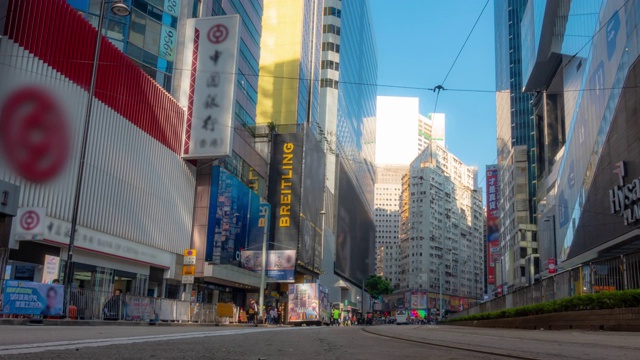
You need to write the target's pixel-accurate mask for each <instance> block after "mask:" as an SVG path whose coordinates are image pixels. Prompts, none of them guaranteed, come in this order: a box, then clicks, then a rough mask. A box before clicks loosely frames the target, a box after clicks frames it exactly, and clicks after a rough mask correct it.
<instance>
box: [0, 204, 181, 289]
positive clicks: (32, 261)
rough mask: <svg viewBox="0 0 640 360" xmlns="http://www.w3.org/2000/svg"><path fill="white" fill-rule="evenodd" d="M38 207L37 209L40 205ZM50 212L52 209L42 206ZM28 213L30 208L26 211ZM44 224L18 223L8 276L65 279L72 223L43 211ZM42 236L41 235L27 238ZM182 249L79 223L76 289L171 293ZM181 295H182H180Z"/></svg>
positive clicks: (74, 274)
mask: <svg viewBox="0 0 640 360" xmlns="http://www.w3.org/2000/svg"><path fill="white" fill-rule="evenodd" d="M34 211H35V210H34ZM41 211H42V213H46V210H45V209H43V210H41ZM23 213H24V211H23ZM40 221H42V222H44V226H42V227H36V228H34V229H31V230H29V231H30V232H29V231H25V229H23V228H22V226H23V225H22V224H20V223H19V222H18V224H17V225H16V226H15V227H14V229H13V236H12V239H14V241H13V242H12V243H11V247H12V249H11V251H10V253H9V259H8V262H7V266H6V268H5V279H11V280H23V281H34V282H39V283H54V282H56V281H59V282H61V283H64V282H65V281H64V269H65V267H66V259H67V247H68V242H69V239H68V237H67V236H66V235H67V234H68V233H69V229H70V224H68V223H67V222H65V221H61V220H58V219H54V218H50V217H46V216H42V219H40ZM25 237H27V238H33V239H38V240H35V241H29V240H21V239H23V238H25ZM179 256H181V255H177V254H173V253H170V252H167V251H163V250H160V249H156V248H153V247H150V246H146V245H142V244H138V243H135V242H133V241H130V240H126V239H122V238H119V237H115V236H112V235H109V234H105V233H101V232H98V231H95V230H91V229H87V228H84V227H78V231H77V234H76V243H75V251H74V263H73V279H72V283H71V286H72V289H73V290H74V291H83V292H91V293H94V294H100V295H99V296H100V297H104V298H107V297H109V296H110V295H111V294H113V293H114V292H115V291H116V290H120V292H121V293H122V294H126V295H133V296H151V297H168V296H167V295H169V290H168V289H169V288H170V286H169V284H170V283H171V281H170V278H172V277H174V274H175V268H176V262H177V260H178V259H177V257H179ZM176 298H177V296H176Z"/></svg>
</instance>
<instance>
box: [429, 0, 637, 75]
mask: <svg viewBox="0 0 640 360" xmlns="http://www.w3.org/2000/svg"><path fill="white" fill-rule="evenodd" d="M627 1H628V0H627ZM487 5H489V0H487V1H486V2H485V3H484V6H483V7H482V10H480V14H478V17H477V18H476V22H475V23H473V26H472V27H471V30H470V31H469V34H468V35H467V38H466V39H465V40H464V43H462V47H461V48H460V51H458V55H456V58H455V59H453V63H452V64H451V67H449V71H447V75H445V77H444V80H442V82H441V83H440V86H444V83H445V82H447V79H448V78H449V75H450V74H451V71H452V70H453V67H454V66H456V63H457V62H458V58H460V55H461V54H462V51H463V50H464V48H465V46H467V42H469V38H471V35H472V34H473V31H474V30H475V29H476V26H477V25H478V22H480V18H481V17H482V14H484V11H485V10H486V9H487Z"/></svg>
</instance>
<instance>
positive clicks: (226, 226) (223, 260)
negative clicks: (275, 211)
mask: <svg viewBox="0 0 640 360" xmlns="http://www.w3.org/2000/svg"><path fill="white" fill-rule="evenodd" d="M270 213H271V207H270V205H269V204H268V203H266V202H265V201H264V200H262V199H260V197H259V196H258V195H257V194H256V193H254V192H253V191H251V190H250V189H249V187H248V186H246V185H245V184H243V183H242V182H241V181H240V180H239V179H238V178H236V177H235V176H233V175H231V174H230V173H229V172H227V171H226V170H224V169H222V168H221V167H219V166H214V167H213V168H212V171H211V193H210V199H209V219H208V226H207V244H206V251H205V260H206V261H209V262H212V263H214V264H234V265H238V266H239V265H240V253H241V251H242V250H243V249H247V248H257V247H259V246H261V244H262V240H263V236H264V231H265V229H264V226H268V224H269V216H270ZM261 225H263V226H261ZM267 231H268V229H267Z"/></svg>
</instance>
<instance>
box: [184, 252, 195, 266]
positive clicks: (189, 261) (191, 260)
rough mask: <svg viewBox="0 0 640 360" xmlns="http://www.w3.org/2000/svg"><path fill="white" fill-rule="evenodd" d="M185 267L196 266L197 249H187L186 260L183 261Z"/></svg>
mask: <svg viewBox="0 0 640 360" xmlns="http://www.w3.org/2000/svg"><path fill="white" fill-rule="evenodd" d="M182 263H183V264H184V265H195V264H196V250H195V249H186V250H185V251H184V260H183V261H182Z"/></svg>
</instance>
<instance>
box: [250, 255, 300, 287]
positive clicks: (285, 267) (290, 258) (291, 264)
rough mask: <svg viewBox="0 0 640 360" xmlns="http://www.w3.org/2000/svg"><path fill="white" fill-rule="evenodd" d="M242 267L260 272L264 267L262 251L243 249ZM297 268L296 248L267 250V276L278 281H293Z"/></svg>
mask: <svg viewBox="0 0 640 360" xmlns="http://www.w3.org/2000/svg"><path fill="white" fill-rule="evenodd" d="M242 267H243V268H245V269H247V270H250V271H253V272H260V271H261V269H262V251H243V252H242ZM295 268H296V251H295V250H269V251H268V252H267V271H266V274H267V278H270V279H275V280H276V281H277V282H293V278H294V273H295Z"/></svg>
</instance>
